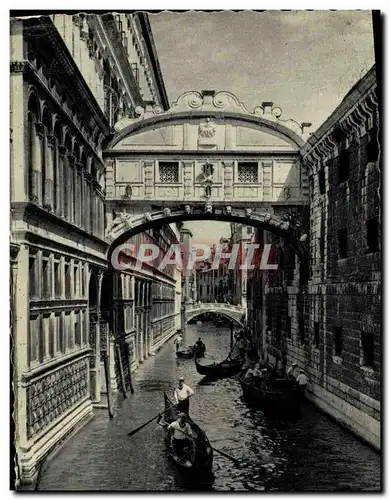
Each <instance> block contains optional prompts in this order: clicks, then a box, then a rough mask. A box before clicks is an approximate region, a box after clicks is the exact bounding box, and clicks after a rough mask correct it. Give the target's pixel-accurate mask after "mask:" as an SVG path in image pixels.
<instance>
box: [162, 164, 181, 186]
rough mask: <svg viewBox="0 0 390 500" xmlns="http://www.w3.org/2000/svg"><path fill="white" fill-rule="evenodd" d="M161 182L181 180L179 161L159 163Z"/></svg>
mask: <svg viewBox="0 0 390 500" xmlns="http://www.w3.org/2000/svg"><path fill="white" fill-rule="evenodd" d="M159 172H160V182H164V183H178V182H179V165H178V163H176V162H175V163H168V162H164V163H163V162H161V163H160V164H159Z"/></svg>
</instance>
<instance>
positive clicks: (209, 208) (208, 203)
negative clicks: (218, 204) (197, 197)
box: [204, 201, 213, 214]
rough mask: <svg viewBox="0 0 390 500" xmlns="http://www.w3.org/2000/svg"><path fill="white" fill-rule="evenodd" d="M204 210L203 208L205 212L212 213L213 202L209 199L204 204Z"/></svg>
mask: <svg viewBox="0 0 390 500" xmlns="http://www.w3.org/2000/svg"><path fill="white" fill-rule="evenodd" d="M204 210H205V213H206V214H212V213H213V204H212V203H211V202H210V201H208V202H207V203H206V204H205V206H204Z"/></svg>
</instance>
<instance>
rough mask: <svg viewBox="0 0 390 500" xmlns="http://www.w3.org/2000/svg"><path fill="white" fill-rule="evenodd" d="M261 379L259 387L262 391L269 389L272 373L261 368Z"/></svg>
mask: <svg viewBox="0 0 390 500" xmlns="http://www.w3.org/2000/svg"><path fill="white" fill-rule="evenodd" d="M261 371H262V374H263V376H262V378H261V387H262V388H263V389H270V388H271V387H272V372H269V371H268V370H267V368H263V369H262V370H261Z"/></svg>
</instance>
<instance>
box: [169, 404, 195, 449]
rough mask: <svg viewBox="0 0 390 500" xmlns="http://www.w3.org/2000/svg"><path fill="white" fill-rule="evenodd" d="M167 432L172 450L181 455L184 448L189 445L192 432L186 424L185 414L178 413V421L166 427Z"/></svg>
mask: <svg viewBox="0 0 390 500" xmlns="http://www.w3.org/2000/svg"><path fill="white" fill-rule="evenodd" d="M168 432H169V433H170V435H171V436H172V441H171V443H172V448H173V449H174V450H175V452H176V453H178V454H181V453H183V451H184V448H186V447H188V446H190V445H191V440H192V430H191V427H190V425H189V424H188V423H187V422H186V414H185V413H180V414H179V418H178V420H176V422H172V423H171V424H169V425H168Z"/></svg>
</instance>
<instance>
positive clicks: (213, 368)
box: [195, 358, 242, 378]
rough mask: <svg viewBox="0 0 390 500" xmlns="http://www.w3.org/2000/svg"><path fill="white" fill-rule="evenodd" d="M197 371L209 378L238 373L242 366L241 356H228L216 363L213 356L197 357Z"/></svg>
mask: <svg viewBox="0 0 390 500" xmlns="http://www.w3.org/2000/svg"><path fill="white" fill-rule="evenodd" d="M195 366H196V371H197V372H198V373H199V375H204V376H206V377H208V378H222V377H231V376H233V375H237V374H238V373H239V372H240V370H241V367H242V359H241V358H233V359H230V358H227V359H225V360H224V361H221V362H220V363H216V362H215V360H214V359H213V358H202V359H198V358H195Z"/></svg>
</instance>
